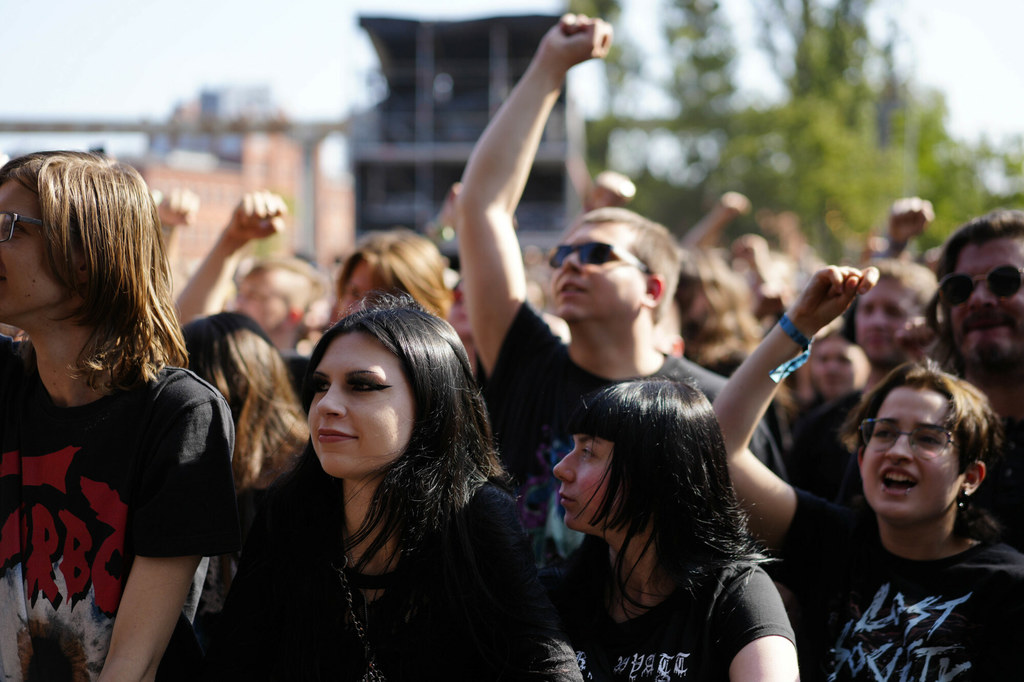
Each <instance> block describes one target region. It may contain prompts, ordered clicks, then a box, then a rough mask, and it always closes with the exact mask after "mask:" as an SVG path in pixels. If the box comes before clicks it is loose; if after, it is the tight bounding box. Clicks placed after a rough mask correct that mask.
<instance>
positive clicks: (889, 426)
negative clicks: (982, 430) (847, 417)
mask: <svg viewBox="0 0 1024 682" xmlns="http://www.w3.org/2000/svg"><path fill="white" fill-rule="evenodd" d="M900 436H906V437H907V441H908V442H909V443H910V449H911V450H912V451H913V452H914V454H916V455H920V456H921V457H923V458H924V459H933V458H935V457H938V456H939V455H941V454H942V453H943V452H945V451H946V448H948V447H949V444H950V443H952V442H953V434H952V433H950V432H949V431H948V430H946V429H945V428H943V427H941V426H939V425H938V424H921V425H920V426H917V427H915V428H913V429H911V430H910V431H900V429H899V428H898V427H897V424H896V422H895V420H892V419H865V420H864V421H862V422H861V423H860V437H861V438H863V439H864V445H870V446H876V447H891V446H893V445H895V444H896V441H898V440H899V439H900Z"/></svg>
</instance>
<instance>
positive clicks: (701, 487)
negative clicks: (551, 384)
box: [545, 380, 798, 682]
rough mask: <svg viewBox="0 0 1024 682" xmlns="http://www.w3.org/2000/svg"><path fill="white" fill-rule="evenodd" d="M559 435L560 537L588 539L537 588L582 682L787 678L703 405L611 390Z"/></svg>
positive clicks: (777, 633) (652, 384)
mask: <svg viewBox="0 0 1024 682" xmlns="http://www.w3.org/2000/svg"><path fill="white" fill-rule="evenodd" d="M570 426H571V428H572V433H573V434H574V435H573V440H574V447H573V450H572V452H570V453H569V454H568V455H567V456H566V457H565V458H564V459H563V460H562V461H561V462H559V464H558V465H557V466H555V476H556V477H557V478H558V479H559V481H560V482H561V487H560V489H559V500H560V502H561V504H562V507H563V509H564V510H565V523H566V525H567V526H569V527H570V528H572V529H573V530H578V531H581V532H583V533H586V534H587V537H586V539H585V540H584V541H583V545H582V546H581V547H580V549H579V550H577V553H576V554H574V555H573V556H572V557H570V559H569V560H568V564H567V566H566V567H564V569H559V570H558V571H557V572H556V571H552V573H557V575H546V576H545V577H546V578H547V579H550V585H551V594H552V597H553V600H554V602H555V605H556V606H557V608H558V610H559V613H560V614H561V616H562V618H563V620H564V623H565V626H566V631H567V632H568V634H569V637H570V639H571V641H572V644H573V646H574V648H575V649H576V651H577V659H578V662H579V665H580V668H581V670H582V672H583V676H584V679H588V680H659V681H662V680H664V681H669V680H684V679H686V680H751V679H757V680H786V681H787V682H792V681H793V680H795V679H797V677H798V673H797V662H796V651H795V648H794V646H793V632H792V629H791V627H790V625H789V620H788V618H787V616H786V612H785V609H784V607H783V604H782V600H781V598H780V597H779V594H778V591H777V590H776V589H775V586H774V585H773V584H772V582H771V580H770V579H769V577H768V575H767V574H766V573H765V572H764V570H763V569H762V568H761V567H760V564H761V563H763V562H764V561H765V560H766V559H765V557H764V556H763V555H762V554H761V553H760V552H759V550H758V547H757V545H756V544H755V542H754V541H753V540H752V539H751V537H750V536H749V535H748V534H747V531H746V525H745V519H744V515H743V513H742V512H741V511H740V507H739V503H738V502H737V500H736V496H735V494H734V493H733V490H732V485H731V484H730V482H729V474H728V470H727V465H726V458H725V446H724V443H723V440H722V434H721V433H720V431H719V428H718V422H717V421H716V420H715V413H714V411H713V410H712V407H711V404H710V403H709V402H708V400H707V398H705V397H704V395H703V394H702V393H701V392H700V391H699V390H697V389H696V388H694V387H692V386H690V385H688V384H686V383H679V382H672V381H665V380H642V381H633V382H627V383H622V384H618V385H614V386H610V387H608V388H605V389H603V390H601V391H599V392H598V393H596V394H594V395H592V396H591V397H589V398H587V399H586V401H585V404H584V406H583V407H582V408H581V409H580V410H578V411H577V413H576V415H575V416H574V418H573V419H572V421H571V423H570Z"/></svg>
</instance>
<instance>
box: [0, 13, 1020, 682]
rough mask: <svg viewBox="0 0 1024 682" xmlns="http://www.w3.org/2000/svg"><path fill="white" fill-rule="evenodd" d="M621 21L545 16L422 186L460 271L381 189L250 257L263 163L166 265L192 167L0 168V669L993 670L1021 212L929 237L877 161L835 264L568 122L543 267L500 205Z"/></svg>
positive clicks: (280, 210) (1000, 660) (1015, 490)
mask: <svg viewBox="0 0 1024 682" xmlns="http://www.w3.org/2000/svg"><path fill="white" fill-rule="evenodd" d="M611 44H612V32H611V28H610V26H609V25H608V24H607V23H605V22H604V21H602V20H600V19H592V18H589V17H586V16H583V15H566V16H565V17H563V18H562V20H561V21H560V22H559V23H558V24H557V25H555V26H553V27H552V28H551V29H550V30H549V31H548V32H547V34H546V35H545V36H544V37H543V39H542V40H541V42H540V45H539V47H538V49H537V52H536V54H535V55H534V57H533V59H532V61H531V62H530V65H529V67H528V68H527V70H526V72H525V74H524V76H523V77H522V79H521V80H520V81H519V82H518V83H517V84H516V86H515V87H514V88H513V90H512V91H511V92H510V93H509V95H508V97H507V98H506V100H505V101H504V103H503V104H502V106H501V107H500V108H499V109H498V111H497V112H496V113H495V115H494V117H493V118H492V120H491V121H490V124H489V125H488V127H487V128H486V130H485V131H484V133H483V134H482V136H481V138H480V139H479V140H478V142H477V143H476V146H475V147H474V149H473V152H472V154H471V156H470V159H469V161H468V163H467V166H466V168H465V171H464V174H463V177H462V179H461V182H460V183H458V184H457V185H456V186H454V187H453V188H452V190H451V192H450V193H449V194H448V197H447V200H446V202H445V204H444V206H443V208H442V216H441V217H440V218H439V222H440V223H443V224H444V225H446V226H452V227H454V230H455V233H456V234H457V240H458V249H459V252H458V259H457V266H458V267H457V271H456V269H453V268H452V267H450V265H449V263H448V261H447V259H445V258H444V257H443V256H442V255H441V252H440V251H439V250H438V247H437V245H436V244H435V242H434V241H432V240H431V239H430V238H428V237H427V236H424V234H422V233H420V232H417V231H415V230H413V229H407V228H395V229H393V230H389V231H383V232H378V233H371V234H369V235H367V236H365V237H364V238H363V239H362V240H360V241H359V242H358V243H357V244H356V245H355V247H354V248H353V250H352V252H351V253H349V254H347V256H346V257H345V259H344V260H343V261H342V262H341V263H340V264H339V268H338V270H337V272H336V273H333V275H328V274H325V273H322V272H321V271H319V270H318V269H317V268H316V267H315V266H314V265H312V264H311V263H309V262H307V261H306V260H304V259H302V258H298V257H293V256H289V257H283V256H275V257H265V258H256V259H253V258H251V257H248V253H249V249H248V245H250V244H251V243H253V242H254V241H257V240H260V239H263V238H266V237H268V236H270V235H273V234H276V233H278V232H280V231H281V230H282V229H284V226H285V219H286V214H287V209H286V205H285V202H284V201H283V200H282V199H281V197H279V196H277V195H275V194H273V193H271V192H266V191H262V192H254V193H250V194H246V195H245V196H244V197H242V198H241V199H240V201H239V204H238V207H237V209H236V210H235V211H234V213H233V214H232V216H231V217H230V219H229V220H228V223H227V225H226V226H225V228H224V229H223V231H222V232H221V233H220V235H219V236H218V238H217V240H216V241H215V243H214V245H213V246H212V248H211V249H210V251H209V253H208V254H207V256H206V258H205V259H204V260H203V261H202V262H201V263H200V264H199V266H198V267H197V268H196V269H195V271H194V272H192V273H191V274H190V276H189V277H188V278H184V277H182V276H181V275H180V270H179V269H178V268H176V267H175V266H174V265H172V257H173V252H174V248H175V244H174V230H172V229H168V227H169V226H170V225H171V224H172V223H174V222H178V221H187V220H188V216H189V215H192V214H194V211H195V202H194V198H193V197H190V196H189V195H188V194H187V193H181V192H176V193H172V194H170V195H168V197H167V198H166V200H165V198H164V197H161V196H156V197H154V193H152V192H151V191H150V188H148V187H147V186H146V184H145V182H144V181H143V180H142V178H141V177H140V176H139V174H138V173H137V172H136V171H135V170H134V169H132V168H131V167H130V166H128V165H126V164H122V163H118V162H116V161H114V160H112V159H109V158H105V157H103V156H102V155H99V154H95V153H84V152H39V153H33V154H28V155H25V156H19V157H17V158H14V159H11V160H10V161H8V162H7V163H6V164H5V165H3V167H2V168H0V325H3V326H2V328H0V332H3V333H2V334H0V410H2V416H0V679H3V680H11V681H14V682H29V681H31V680H101V681H103V682H110V681H115V680H116V681H120V680H154V679H155V680H234V679H237V680H434V679H437V680H441V679H443V680H560V681H561V680H629V681H631V682H632V681H647V680H650V681H655V680H656V681H659V682H661V681H671V680H691V679H697V680H768V681H776V680H777V681H780V682H781V681H786V682H792V681H793V680H797V679H804V680H865V681H868V680H870V681H873V682H874V681H880V680H895V679H900V680H910V679H914V680H918V679H920V680H924V679H928V680H932V679H936V680H938V679H941V680H1009V679H1016V676H1017V675H1018V674H1019V673H1018V672H1017V670H1018V668H1019V667H1020V666H1019V665H1018V663H1017V656H1018V655H1019V653H1018V652H1019V651H1020V650H1021V646H1022V645H1024V626H1021V625H1020V624H1018V619H1017V618H1016V615H1017V613H1018V612H1020V611H1022V610H1024V554H1021V553H1020V552H1021V550H1024V461H1021V460H1022V459H1024V450H1022V449H1021V448H1022V447H1024V446H1022V445H1020V444H1022V443H1024V434H1022V433H1021V431H1022V429H1024V291H1022V288H1021V284H1022V278H1024V212H1021V211H1015V210H999V211H995V212H992V213H989V214H986V215H984V216H979V217H976V218H974V219H972V220H969V221H968V222H967V223H965V224H964V225H963V226H962V227H960V228H959V229H958V230H956V231H955V232H954V233H953V234H952V235H951V236H950V237H949V238H948V239H947V240H946V242H945V243H944V244H943V246H942V248H941V249H940V250H939V251H938V252H937V253H936V254H935V255H936V258H934V259H925V258H923V257H921V258H919V257H915V256H914V254H913V253H912V251H913V246H912V245H913V242H914V239H915V237H917V236H919V235H920V234H922V233H923V232H924V231H925V230H926V229H927V227H928V224H929V223H930V222H931V220H932V219H933V218H934V213H933V210H932V207H931V205H930V203H928V202H927V201H924V200H922V199H919V198H916V197H915V198H899V199H896V200H894V201H893V204H892V210H891V213H890V216H889V225H888V232H887V234H886V235H885V238H879V239H875V240H872V241H871V242H869V243H868V244H866V245H865V248H864V250H863V253H858V254H857V258H856V260H855V261H854V262H852V264H842V265H835V266H829V265H826V264H825V263H823V262H821V261H820V259H818V258H817V257H816V256H815V254H814V253H813V250H812V249H811V248H810V247H809V246H808V245H807V243H806V240H804V239H803V238H802V236H801V234H800V230H799V225H798V224H797V223H796V222H795V220H794V217H793V216H792V215H789V214H779V215H775V216H772V217H771V218H770V219H768V218H766V219H765V220H763V221H759V222H761V223H762V225H763V226H764V234H755V233H751V234H747V235H744V236H742V237H740V238H739V239H736V240H735V241H733V242H732V243H729V244H726V243H724V240H723V235H724V234H725V227H726V226H727V225H728V224H729V223H730V222H732V221H733V220H734V219H736V218H737V217H739V216H741V215H744V214H747V213H749V212H750V210H751V208H752V207H751V206H750V202H749V201H747V200H746V198H745V197H743V196H742V195H741V194H738V193H735V192H729V193H726V194H725V195H723V196H722V197H721V199H720V200H719V201H718V203H717V204H716V205H715V206H714V207H713V208H712V209H711V211H710V212H709V213H708V215H707V216H706V217H705V218H704V219H703V220H701V221H700V222H699V223H698V224H697V225H695V226H693V227H692V228H691V229H690V230H689V231H687V233H686V234H685V235H684V236H683V237H682V238H677V237H676V236H673V234H672V233H671V232H670V231H669V230H668V229H666V228H665V227H664V226H662V225H660V224H658V223H656V222H653V221H651V220H648V219H646V218H644V217H642V216H640V215H638V214H637V213H635V212H633V211H631V210H629V209H628V208H627V205H628V204H629V203H630V200H631V199H632V197H633V196H634V193H635V192H636V188H635V187H634V186H633V184H632V183H631V182H630V181H629V179H628V178H626V177H624V176H621V175H620V174H617V173H611V172H607V173H603V174H601V175H598V176H597V177H596V178H595V179H593V180H591V179H590V177H589V175H587V174H586V173H585V169H584V171H583V172H582V173H581V171H580V164H579V160H578V159H577V160H572V163H573V164H574V165H573V166H571V167H570V170H571V171H572V175H573V176H574V182H575V184H576V186H577V187H578V188H579V192H580V196H581V204H582V206H583V210H582V212H581V213H580V214H579V215H577V216H574V217H572V218H571V219H570V220H569V221H568V226H567V228H566V230H565V232H564V234H563V235H562V236H561V240H560V243H559V244H558V246H557V247H555V248H554V249H552V250H551V252H550V253H549V254H548V255H547V256H546V266H547V268H548V269H549V270H550V273H551V278H550V289H549V291H543V289H541V288H540V284H539V282H538V281H537V279H536V276H535V273H536V271H537V268H538V264H537V263H536V260H537V259H536V257H535V254H534V253H533V251H532V250H531V249H530V247H529V245H524V244H521V243H520V241H519V237H518V233H517V224H516V209H517V206H518V204H519V201H520V199H521V197H522V193H523V190H524V187H525V185H526V181H527V178H528V176H529V174H530V170H531V168H532V166H533V162H534V157H535V155H536V152H537V149H538V145H539V142H540V139H541V136H542V134H543V131H544V128H545V126H546V124H547V121H548V117H549V115H550V113H551V111H552V109H553V107H554V105H555V102H556V101H557V100H558V98H559V96H560V93H561V90H562V87H563V84H564V81H565V78H566V75H567V73H568V72H569V70H570V69H571V68H572V67H573V66H575V65H576V64H579V63H581V62H585V61H587V60H590V59H594V58H602V57H603V56H604V55H606V54H607V52H608V50H609V49H610V47H611ZM511 141H514V143H513V142H511ZM769 236H772V237H777V238H778V246H777V247H773V246H771V244H770V242H769V240H768V238H767V237H769ZM186 368H187V369H186Z"/></svg>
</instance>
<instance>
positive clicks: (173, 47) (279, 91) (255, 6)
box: [0, 0, 1024, 151]
mask: <svg viewBox="0 0 1024 682" xmlns="http://www.w3.org/2000/svg"><path fill="white" fill-rule="evenodd" d="M721 2H722V5H723V7H724V8H725V10H726V12H727V14H728V15H729V16H730V17H731V19H732V20H733V23H734V32H735V35H736V38H737V41H738V43H739V45H741V46H744V45H752V44H753V42H754V39H755V36H754V30H753V27H752V25H751V20H750V16H751V9H750V8H751V4H750V3H753V2H758V0H721ZM626 5H627V7H628V12H627V16H628V17H629V21H628V24H627V25H626V30H631V31H645V30H650V23H649V22H650V21H651V18H652V17H656V16H657V11H656V6H657V0H626ZM425 7H429V8H430V9H426V10H425V9H424V8H425ZM562 7H563V3H562V2H560V1H558V0H491V1H485V0H443V2H436V3H431V2H424V1H423V0H376V1H374V2H371V1H369V0H341V1H340V2H339V1H333V2H327V1H315V0H290V1H289V2H288V3H282V2H275V3H269V2H263V1H262V0H250V1H247V2H245V1H242V0H178V1H177V2H175V3H174V4H173V5H172V4H171V3H166V2H153V1H151V0H88V1H87V2H82V1H81V0H46V1H44V2H34V3H33V2H24V1H23V0H0V16H2V17H3V23H4V25H5V30H4V52H5V56H4V67H3V77H2V81H0V82H2V83H3V90H2V92H3V94H2V96H0V119H13V118H18V119H24V118H37V119H48V118H62V119H63V118H72V117H78V118H129V119H131V118H155V119H160V118H163V117H165V116H167V114H168V113H169V112H170V110H171V109H172V108H173V106H174V105H175V104H176V103H178V102H181V101H184V100H187V99H190V98H192V97H194V96H195V95H196V94H197V93H198V91H199V90H200V88H202V87H218V86H223V85H232V84H239V85H262V84H267V85H269V86H270V87H271V89H272V92H273V95H274V97H275V99H276V100H277V101H278V102H279V103H280V105H281V106H282V107H283V108H284V109H285V111H286V112H287V113H288V114H289V115H290V116H291V117H293V118H295V119H301V120H314V119H327V118H336V117H340V116H343V115H344V114H345V113H346V112H348V111H350V110H351V108H352V107H353V106H358V105H360V104H365V102H366V94H365V93H366V87H365V85H366V78H367V74H368V73H369V72H370V71H371V70H372V69H373V67H374V64H375V59H374V56H373V53H372V49H371V48H370V46H369V41H368V40H367V39H366V38H365V36H364V35H362V34H361V32H360V31H359V28H358V19H357V17H358V15H360V14H377V15H394V16H408V17H417V18H436V19H460V18H470V17H477V16H486V15H489V14H497V13H510V14H518V13H531V12H538V13H553V14H557V13H558V12H560V11H561V8H562ZM875 7H876V8H878V9H881V10H882V12H879V13H877V14H878V16H881V15H882V14H887V15H888V16H892V17H895V18H896V20H897V25H898V26H900V27H901V28H900V30H901V31H904V32H905V40H904V42H903V44H902V47H901V52H900V59H901V61H902V63H904V64H906V65H908V66H909V67H911V68H912V72H913V73H914V75H915V76H914V77H915V82H916V83H917V84H918V85H920V86H932V87H940V88H941V89H942V90H943V91H944V92H946V94H947V96H948V98H949V102H950V106H951V125H952V127H953V129H954V131H955V132H956V133H957V134H958V135H960V136H961V137H965V138H969V139H973V138H975V137H977V136H978V135H979V134H981V133H982V132H986V133H988V134H989V135H992V136H996V137H998V136H1000V135H1005V134H1021V133H1024V123H1022V122H1021V121H1022V120H1024V119H1022V117H1021V113H1020V112H1022V111H1024V58H1021V57H1020V55H1019V43H1020V40H1019V37H1018V35H1017V34H1018V33H1019V30H1020V29H1019V27H1020V26H1021V25H1024V3H1009V2H1006V1H1005V0H975V1H974V2H971V3H965V2H963V1H962V0H905V1H900V0H876V3H875ZM741 54H742V56H743V59H742V61H741V68H740V73H739V79H740V83H741V85H742V86H743V87H744V88H745V89H746V91H747V93H748V95H749V96H751V97H752V98H755V99H756V98H770V97H771V96H772V95H773V94H774V93H775V92H776V90H777V89H776V88H775V87H774V85H773V84H774V83H776V82H777V81H776V79H775V78H774V76H773V74H771V72H770V71H768V70H767V68H766V66H765V64H764V63H763V61H761V60H760V59H759V58H758V55H757V53H756V51H755V50H753V49H752V48H745V49H743V50H742V52H741ZM24 142H25V140H24V139H19V138H12V137H10V136H0V151H2V150H3V149H4V148H12V147H14V146H21V144H22V143H24ZM98 142H102V140H98V139H89V140H84V141H80V142H77V143H78V144H81V145H88V144H95V143H98ZM106 142H107V144H108V145H111V146H114V147H116V146H117V144H120V143H119V142H117V141H109V140H108V141H106ZM74 143H76V141H75V140H73V139H69V140H68V141H66V142H65V144H74Z"/></svg>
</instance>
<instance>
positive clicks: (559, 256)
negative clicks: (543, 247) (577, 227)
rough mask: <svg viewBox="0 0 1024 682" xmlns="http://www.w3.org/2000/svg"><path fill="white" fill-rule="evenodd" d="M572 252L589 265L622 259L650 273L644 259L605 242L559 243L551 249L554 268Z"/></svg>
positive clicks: (550, 261)
mask: <svg viewBox="0 0 1024 682" xmlns="http://www.w3.org/2000/svg"><path fill="white" fill-rule="evenodd" d="M572 253H579V258H580V263H581V264H587V265H603V264H604V263H607V262H609V261H612V260H620V261H622V262H623V263H627V264H629V265H632V266H633V267H635V268H637V269H638V270H640V272H642V273H644V274H649V273H650V268H648V267H647V266H646V265H645V264H644V262H643V261H641V260H640V259H639V258H637V257H636V256H634V255H633V254H631V253H630V252H629V251H626V250H625V249H620V248H619V247H617V246H615V245H613V244H605V243H604V242H584V243H582V244H559V245H558V246H556V247H555V248H554V249H552V250H551V257H550V258H549V259H548V263H549V264H550V265H551V267H553V268H560V267H562V264H563V263H564V262H565V259H566V258H568V257H569V255H570V254H572Z"/></svg>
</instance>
